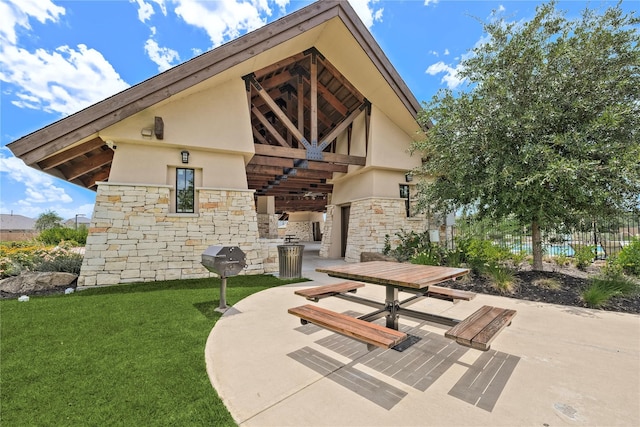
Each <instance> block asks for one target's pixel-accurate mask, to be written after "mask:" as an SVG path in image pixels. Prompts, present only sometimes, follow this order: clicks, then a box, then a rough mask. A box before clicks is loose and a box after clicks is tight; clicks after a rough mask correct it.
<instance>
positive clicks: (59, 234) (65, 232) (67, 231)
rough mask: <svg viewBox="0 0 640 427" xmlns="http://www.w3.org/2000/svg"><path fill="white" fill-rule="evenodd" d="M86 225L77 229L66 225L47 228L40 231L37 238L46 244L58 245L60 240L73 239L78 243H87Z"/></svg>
mask: <svg viewBox="0 0 640 427" xmlns="http://www.w3.org/2000/svg"><path fill="white" fill-rule="evenodd" d="M87 235H88V230H87V227H84V226H83V227H79V228H78V229H77V230H76V229H73V228H66V227H55V228H49V229H47V230H44V231H42V232H41V233H40V234H39V235H38V237H37V239H38V240H39V241H41V242H42V243H44V244H46V245H58V244H60V242H62V241H75V242H78V244H79V245H84V244H86V243H87Z"/></svg>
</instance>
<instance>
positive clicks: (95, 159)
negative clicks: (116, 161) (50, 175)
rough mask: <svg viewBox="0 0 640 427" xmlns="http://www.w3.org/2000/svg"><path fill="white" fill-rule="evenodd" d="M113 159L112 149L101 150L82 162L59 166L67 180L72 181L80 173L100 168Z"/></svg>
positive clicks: (83, 173) (80, 174)
mask: <svg viewBox="0 0 640 427" xmlns="http://www.w3.org/2000/svg"><path fill="white" fill-rule="evenodd" d="M112 160H113V151H111V150H108V151H103V152H102V153H100V154H97V155H95V156H91V157H89V158H88V159H86V160H83V161H82V162H78V163H77V164H75V165H73V166H70V167H65V168H63V167H62V166H61V167H60V168H59V169H60V172H62V174H63V175H64V176H65V178H66V179H67V180H68V181H72V180H74V179H76V178H78V177H80V176H82V175H85V174H87V173H89V172H91V171H94V170H96V169H99V168H101V167H102V166H104V165H108V164H109V163H111V161H112Z"/></svg>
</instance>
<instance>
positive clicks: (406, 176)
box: [404, 172, 413, 182]
mask: <svg viewBox="0 0 640 427" xmlns="http://www.w3.org/2000/svg"><path fill="white" fill-rule="evenodd" d="M404 180H405V182H411V181H413V175H412V174H411V172H407V173H406V174H404Z"/></svg>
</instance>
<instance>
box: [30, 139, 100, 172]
mask: <svg viewBox="0 0 640 427" xmlns="http://www.w3.org/2000/svg"><path fill="white" fill-rule="evenodd" d="M103 145H104V141H103V140H102V139H101V138H100V137H96V138H93V139H92V140H90V141H87V142H85V143H84V144H80V145H77V146H75V147H73V148H70V149H68V150H65V151H63V152H62V153H58V154H55V155H53V156H51V157H48V158H46V159H44V160H42V161H41V162H38V166H39V167H40V169H42V170H48V169H51V168H55V167H56V166H59V165H61V164H63V163H65V162H68V161H69V160H73V159H74V158H76V157H78V156H82V155H83V154H87V153H88V152H90V151H93V150H95V149H96V148H100V147H102V146H103Z"/></svg>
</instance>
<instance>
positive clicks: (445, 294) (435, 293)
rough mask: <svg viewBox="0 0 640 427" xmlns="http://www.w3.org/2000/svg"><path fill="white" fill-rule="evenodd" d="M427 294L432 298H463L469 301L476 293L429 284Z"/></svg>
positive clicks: (452, 299)
mask: <svg viewBox="0 0 640 427" xmlns="http://www.w3.org/2000/svg"><path fill="white" fill-rule="evenodd" d="M427 295H428V296H430V297H432V298H440V299H446V300H450V301H454V300H464V301H471V300H472V299H474V298H475V297H476V294H475V293H473V292H469V291H463V290H460V289H451V288H444V287H442V286H429V291H428V293H427Z"/></svg>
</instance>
